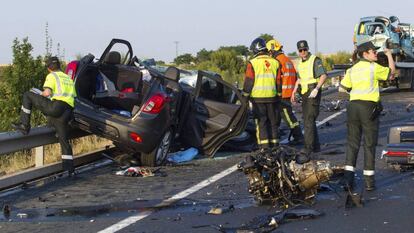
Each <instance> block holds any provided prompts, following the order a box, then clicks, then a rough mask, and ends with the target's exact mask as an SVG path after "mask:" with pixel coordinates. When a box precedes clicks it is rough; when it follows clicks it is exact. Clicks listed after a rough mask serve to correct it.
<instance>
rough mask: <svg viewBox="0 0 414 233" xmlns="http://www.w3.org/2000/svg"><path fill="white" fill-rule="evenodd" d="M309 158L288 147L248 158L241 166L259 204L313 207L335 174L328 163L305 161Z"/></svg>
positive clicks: (251, 191) (283, 206) (281, 147)
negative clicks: (319, 192)
mask: <svg viewBox="0 0 414 233" xmlns="http://www.w3.org/2000/svg"><path fill="white" fill-rule="evenodd" d="M304 158H306V159H307V157H306V156H305V155H304V154H303V153H301V152H299V151H298V150H296V149H295V148H293V147H289V146H280V147H278V148H277V149H275V150H273V151H271V152H262V153H257V154H256V155H249V156H248V157H246V159H245V161H243V162H242V163H240V164H239V168H240V170H242V171H243V172H244V173H245V174H246V175H247V179H248V182H249V192H250V193H252V194H253V195H254V196H255V199H256V200H257V201H258V202H259V203H260V204H267V203H269V204H270V203H272V204H273V205H275V206H279V207H281V208H286V207H289V206H294V205H295V204H300V203H303V202H309V203H312V201H313V200H314V197H315V195H316V193H317V188H318V186H319V185H320V184H321V183H322V182H324V181H328V180H329V178H330V176H332V175H333V170H332V167H331V165H330V164H329V162H328V161H324V160H318V161H316V160H312V161H304V160H305V159H304Z"/></svg>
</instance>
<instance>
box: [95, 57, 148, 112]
mask: <svg viewBox="0 0 414 233" xmlns="http://www.w3.org/2000/svg"><path fill="white" fill-rule="evenodd" d="M120 62H121V55H120V54H119V52H117V51H111V52H109V53H108V55H107V56H106V57H105V59H104V61H103V63H102V64H101V65H100V66H99V67H98V75H97V76H96V92H95V96H94V102H95V103H96V104H98V105H101V106H103V107H106V108H109V109H115V110H126V111H129V112H130V111H132V109H133V107H134V105H137V104H139V101H140V100H139V99H140V98H139V94H138V91H139V83H140V80H141V79H142V74H141V72H140V71H139V70H138V69H134V68H133V67H130V66H127V65H121V64H120Z"/></svg>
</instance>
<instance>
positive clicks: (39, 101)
mask: <svg viewBox="0 0 414 233" xmlns="http://www.w3.org/2000/svg"><path fill="white" fill-rule="evenodd" d="M46 67H47V69H48V71H49V74H48V75H47V76H46V81H45V83H44V84H43V89H44V91H43V92H42V93H41V94H37V93H34V92H31V91H28V92H25V93H24V94H23V104H22V107H21V112H20V122H17V123H13V124H12V126H13V128H14V129H16V130H18V131H20V132H22V133H23V134H24V135H26V134H28V133H29V132H30V115H31V112H32V108H33V107H35V108H37V109H39V110H40V111H41V112H42V113H43V114H44V115H45V116H47V117H48V120H49V122H50V123H51V125H52V126H53V127H54V128H55V130H56V133H57V135H58V138H59V143H60V147H61V152H62V166H63V170H66V171H68V172H69V175H72V174H73V173H74V165H73V153H72V147H71V145H70V144H69V140H68V132H67V131H68V128H67V127H68V122H69V120H70V118H71V116H72V110H73V107H74V98H75V96H76V92H75V86H74V84H73V81H72V79H71V78H70V77H69V76H68V75H66V74H65V73H63V72H62V71H61V70H60V62H59V59H58V58H57V57H50V58H49V59H48V60H47V62H46Z"/></svg>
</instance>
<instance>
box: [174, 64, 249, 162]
mask: <svg viewBox="0 0 414 233" xmlns="http://www.w3.org/2000/svg"><path fill="white" fill-rule="evenodd" d="M191 101H192V102H191V106H190V110H189V111H188V113H186V115H187V118H186V122H185V126H184V130H183V133H182V135H181V136H182V140H183V141H184V142H185V143H186V144H188V145H191V146H193V147H196V148H198V149H199V150H200V151H201V152H202V153H203V154H205V155H208V156H213V155H214V153H215V152H216V151H217V150H218V149H219V148H220V146H222V145H223V144H224V143H225V142H226V141H227V140H229V139H230V138H232V137H234V136H237V135H238V134H240V133H241V132H242V131H243V130H244V128H245V127H246V123H247V107H248V101H247V98H246V97H244V96H243V95H242V93H241V92H240V91H239V90H238V89H237V88H236V87H234V86H232V85H230V84H229V83H226V82H225V81H223V79H222V78H221V77H220V75H218V74H213V73H209V72H205V71H199V72H198V77H197V83H196V87H195V89H194V91H193V93H192V96H191Z"/></svg>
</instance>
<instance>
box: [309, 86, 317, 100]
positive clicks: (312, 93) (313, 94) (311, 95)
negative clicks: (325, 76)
mask: <svg viewBox="0 0 414 233" xmlns="http://www.w3.org/2000/svg"><path fill="white" fill-rule="evenodd" d="M318 91H319V90H318V88H314V89H313V90H312V92H311V93H310V94H309V98H315V97H316V96H317V95H318Z"/></svg>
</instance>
